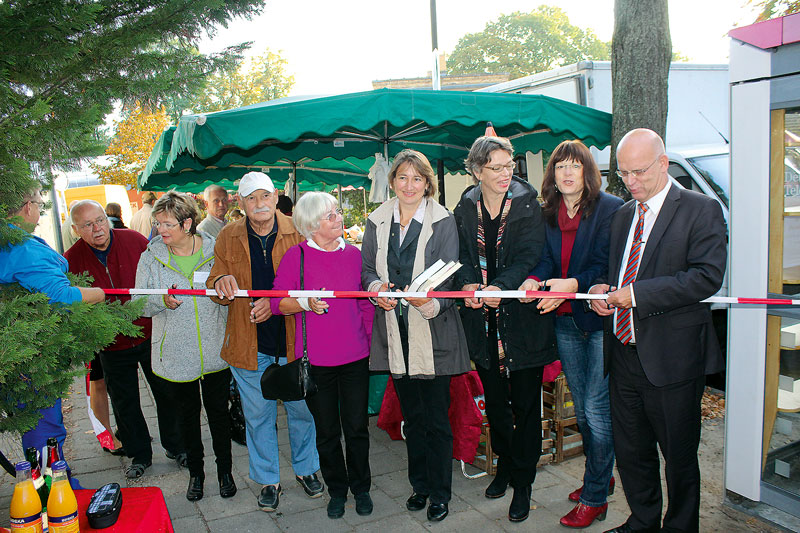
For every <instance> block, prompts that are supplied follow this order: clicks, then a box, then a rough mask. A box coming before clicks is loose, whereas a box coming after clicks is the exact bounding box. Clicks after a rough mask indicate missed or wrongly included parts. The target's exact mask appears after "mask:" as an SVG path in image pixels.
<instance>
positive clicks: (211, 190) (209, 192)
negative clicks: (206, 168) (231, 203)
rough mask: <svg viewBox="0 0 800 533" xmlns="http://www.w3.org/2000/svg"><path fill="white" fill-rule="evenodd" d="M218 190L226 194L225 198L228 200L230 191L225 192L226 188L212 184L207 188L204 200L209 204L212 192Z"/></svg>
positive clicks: (204, 191)
mask: <svg viewBox="0 0 800 533" xmlns="http://www.w3.org/2000/svg"><path fill="white" fill-rule="evenodd" d="M217 190H219V191H222V192H223V193H225V197H226V198H227V197H228V191H226V190H225V187H222V186H220V185H217V184H216V183H212V184H211V185H209V186H208V187H206V188H205V189H204V190H203V200H205V201H206V202H208V195H210V194H211V193H212V192H214V191H217Z"/></svg>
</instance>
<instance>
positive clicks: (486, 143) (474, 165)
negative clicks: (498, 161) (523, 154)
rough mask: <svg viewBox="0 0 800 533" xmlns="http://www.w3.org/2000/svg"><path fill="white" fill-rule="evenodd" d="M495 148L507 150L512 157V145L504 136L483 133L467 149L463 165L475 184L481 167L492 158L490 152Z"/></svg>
mask: <svg viewBox="0 0 800 533" xmlns="http://www.w3.org/2000/svg"><path fill="white" fill-rule="evenodd" d="M495 150H504V151H506V152H508V155H510V156H511V157H514V147H513V146H512V145H511V141H509V140H508V139H506V138H505V137H491V136H489V135H484V136H482V137H478V138H477V139H475V142H474V143H472V147H471V148H470V149H469V155H468V156H467V158H466V159H465V160H464V166H465V167H466V168H467V172H469V173H470V174H471V175H472V181H474V182H475V184H476V185H477V183H478V178H477V176H478V174H479V173H480V171H481V169H482V168H483V167H484V166H486V164H487V163H489V160H490V159H491V158H492V152H494V151H495Z"/></svg>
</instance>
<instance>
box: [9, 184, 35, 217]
mask: <svg viewBox="0 0 800 533" xmlns="http://www.w3.org/2000/svg"><path fill="white" fill-rule="evenodd" d="M37 194H39V196H41V194H42V184H41V183H39V182H38V181H37V182H32V183H31V184H30V185H28V186H27V187H25V188H24V189H23V193H22V198H20V199H19V200H18V201H19V203H18V204H17V205H16V206H14V207H13V208H11V209H9V211H8V213H9V214H10V215H19V214H20V213H21V212H22V208H23V207H25V204H27V203H28V202H32V201H33V197H34V196H36V195H37Z"/></svg>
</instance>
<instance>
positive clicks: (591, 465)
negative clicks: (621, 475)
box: [555, 316, 614, 507]
mask: <svg viewBox="0 0 800 533" xmlns="http://www.w3.org/2000/svg"><path fill="white" fill-rule="evenodd" d="M555 329H556V341H557V342H558V353H559V355H560V358H561V366H562V368H563V369H564V373H565V374H566V376H567V384H568V385H569V388H570V390H571V391H572V400H573V402H574V404H575V416H576V417H577V419H578V426H579V429H580V431H581V435H582V436H583V452H584V454H586V469H585V471H584V474H583V491H582V492H581V499H580V501H581V503H583V504H584V505H590V506H592V507H598V506H600V505H603V504H604V503H606V500H607V497H608V484H609V482H610V481H611V474H612V470H613V468H614V437H613V434H612V432H611V409H610V406H609V400H608V377H604V376H603V332H602V331H588V332H587V331H583V330H581V329H580V328H578V326H576V325H575V321H574V320H573V319H572V317H571V316H558V317H556V320H555Z"/></svg>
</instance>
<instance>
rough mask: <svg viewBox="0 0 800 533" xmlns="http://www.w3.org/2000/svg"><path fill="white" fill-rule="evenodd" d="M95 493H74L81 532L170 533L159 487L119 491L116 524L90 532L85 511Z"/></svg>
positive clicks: (167, 516)
mask: <svg viewBox="0 0 800 533" xmlns="http://www.w3.org/2000/svg"><path fill="white" fill-rule="evenodd" d="M92 494H94V490H76V491H75V497H76V498H77V500H78V516H79V519H80V528H81V533H87V532H90V531H102V532H104V533H139V532H144V531H147V532H148V533H162V532H163V533H173V529H172V520H170V518H169V511H167V503H166V502H165V501H164V495H163V494H162V493H161V489H160V488H158V487H142V488H124V489H122V510H121V511H120V513H119V519H117V522H116V523H115V524H114V525H113V526H111V527H107V528H105V529H92V528H90V527H89V519H88V518H86V508H87V507H89V500H90V499H91V498H92Z"/></svg>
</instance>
